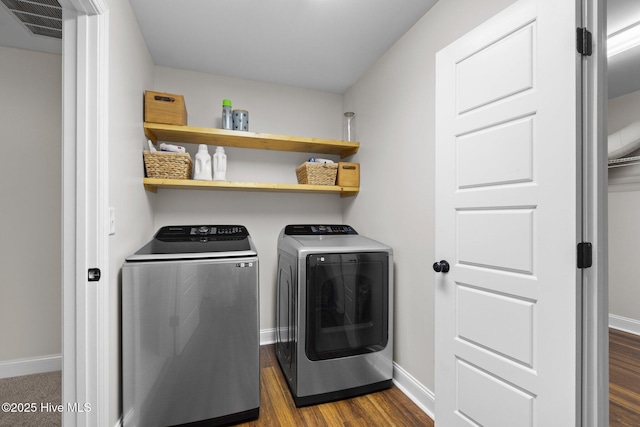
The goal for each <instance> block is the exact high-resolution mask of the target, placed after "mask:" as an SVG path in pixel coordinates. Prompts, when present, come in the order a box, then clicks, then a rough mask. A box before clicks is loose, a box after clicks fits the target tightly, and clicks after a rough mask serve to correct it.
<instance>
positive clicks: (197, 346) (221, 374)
mask: <svg viewBox="0 0 640 427" xmlns="http://www.w3.org/2000/svg"><path fill="white" fill-rule="evenodd" d="M258 303H259V301H258V256H257V252H256V248H255V246H254V244H253V241H252V240H251V236H250V235H249V233H248V231H247V229H246V228H245V227H243V226H240V225H203V226H200V225H198V226H168V227H162V228H161V229H160V230H159V231H158V232H157V234H156V235H155V237H154V238H153V240H151V241H150V242H149V243H148V244H147V245H146V246H144V247H143V248H141V249H140V250H139V251H137V252H136V253H135V254H133V255H131V256H129V257H128V258H127V259H126V262H125V265H124V267H123V269H122V407H123V425H124V427H133V426H154V427H160V426H174V425H178V424H187V423H193V422H201V421H202V422H207V425H217V424H226V423H229V422H236V421H240V420H244V419H248V418H256V417H258V415H259V406H260V372H259V369H260V366H259V363H260V362H259V352H260V343H259V324H258V322H259V317H258V314H259V308H258Z"/></svg>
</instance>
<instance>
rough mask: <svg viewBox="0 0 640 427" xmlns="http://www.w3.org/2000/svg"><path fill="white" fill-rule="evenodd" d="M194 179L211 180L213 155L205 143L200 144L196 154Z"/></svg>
mask: <svg viewBox="0 0 640 427" xmlns="http://www.w3.org/2000/svg"><path fill="white" fill-rule="evenodd" d="M193 179H199V180H204V181H211V156H210V155H209V150H208V149H207V146H206V145H205V144H200V146H199V147H198V154H196V168H195V170H194V171H193Z"/></svg>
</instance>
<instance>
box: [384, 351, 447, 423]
mask: <svg viewBox="0 0 640 427" xmlns="http://www.w3.org/2000/svg"><path fill="white" fill-rule="evenodd" d="M393 383H394V384H395V385H396V386H397V387H398V388H399V389H400V390H401V391H402V392H403V393H404V394H406V395H407V397H408V398H409V399H411V400H412V401H413V402H414V403H415V404H416V405H418V407H419V408H420V409H422V410H423V411H424V412H425V413H426V414H427V415H429V417H431V419H432V420H435V415H434V414H435V403H436V398H435V395H434V394H433V392H432V391H431V390H429V389H428V388H427V387H425V386H424V385H422V384H421V383H420V382H419V381H418V380H416V379H415V378H414V377H412V376H411V375H410V374H409V373H408V372H407V371H405V370H404V369H402V367H401V366H400V365H398V364H397V363H395V362H394V363H393Z"/></svg>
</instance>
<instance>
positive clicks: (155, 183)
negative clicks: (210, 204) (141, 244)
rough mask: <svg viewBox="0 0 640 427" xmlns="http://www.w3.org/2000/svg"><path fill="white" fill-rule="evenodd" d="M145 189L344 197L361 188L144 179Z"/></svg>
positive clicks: (353, 193)
mask: <svg viewBox="0 0 640 427" xmlns="http://www.w3.org/2000/svg"><path fill="white" fill-rule="evenodd" d="M143 183H144V187H145V189H147V191H151V192H153V193H155V192H156V191H157V190H158V188H182V189H197V190H237V191H274V192H285V193H325V194H340V196H342V197H348V196H355V195H356V194H358V191H360V188H359V187H339V186H337V185H309V184H271V183H262V182H231V181H199V180H192V179H162V178H144V179H143Z"/></svg>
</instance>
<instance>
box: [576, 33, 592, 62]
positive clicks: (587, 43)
mask: <svg viewBox="0 0 640 427" xmlns="http://www.w3.org/2000/svg"><path fill="white" fill-rule="evenodd" d="M576 30H577V31H576V34H577V37H576V39H577V47H578V52H579V53H580V54H581V55H582V56H591V54H592V53H593V40H592V37H591V32H590V31H589V30H587V29H586V28H584V27H580V28H577V29H576Z"/></svg>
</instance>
